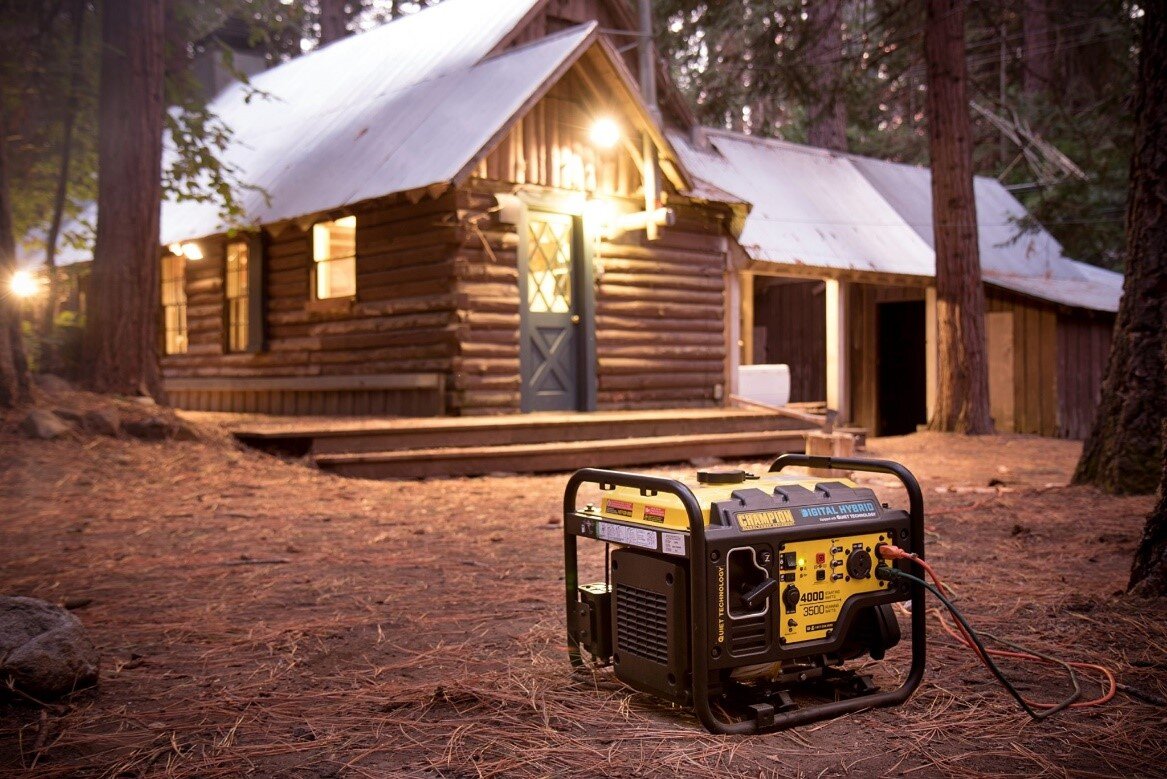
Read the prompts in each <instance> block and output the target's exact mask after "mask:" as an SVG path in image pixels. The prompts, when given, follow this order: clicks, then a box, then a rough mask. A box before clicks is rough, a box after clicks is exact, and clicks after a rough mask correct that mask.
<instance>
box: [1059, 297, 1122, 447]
mask: <svg viewBox="0 0 1167 779" xmlns="http://www.w3.org/2000/svg"><path fill="white" fill-rule="evenodd" d="M1113 335H1114V315H1113V314H1104V313H1100V312H1092V311H1072V312H1062V313H1059V314H1058V376H1057V380H1058V435H1059V436H1061V437H1062V438H1077V439H1084V438H1086V436H1088V435H1089V434H1090V428H1091V427H1092V426H1093V425H1094V414H1095V412H1096V411H1097V409H1098V401H1099V398H1100V396H1101V393H1102V378H1103V375H1104V374H1105V373H1106V362H1107V360H1108V359H1109V358H1110V340H1111V338H1112V337H1113Z"/></svg>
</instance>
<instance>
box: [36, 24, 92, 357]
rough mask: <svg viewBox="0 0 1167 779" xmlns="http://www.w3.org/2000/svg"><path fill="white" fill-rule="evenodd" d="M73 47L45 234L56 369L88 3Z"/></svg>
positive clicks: (47, 349)
mask: <svg viewBox="0 0 1167 779" xmlns="http://www.w3.org/2000/svg"><path fill="white" fill-rule="evenodd" d="M72 12H73V14H74V17H73V48H72V50H71V52H70V55H69V93H68V95H67V96H66V98H65V118H64V125H65V126H64V128H63V130H62V133H61V135H62V137H61V165H60V167H59V168H58V169H57V191H56V193H55V194H54V196H53V217H52V220H51V221H50V222H49V233H48V235H47V236H46V238H45V266H46V267H47V268H48V271H49V295H48V300H47V301H46V302H45V310H44V318H43V320H42V321H41V367H40V370H42V371H48V372H52V371H56V370H57V362H58V359H59V358H58V354H57V349H56V347H55V344H54V340H53V337H52V336H53V330H54V328H55V326H56V319H57V296H58V294H59V291H58V290H59V286H60V285H59V284H58V283H57V262H56V260H57V241H58V240H59V239H60V235H61V222H62V221H63V219H64V217H65V205H66V204H67V203H68V199H69V198H68V196H69V163H70V160H71V158H72V156H73V126H74V125H75V124H76V122H77V101H78V99H79V92H80V88H81V44H82V34H83V33H84V30H85V3H84V2H76V3H74V4H73V9H72Z"/></svg>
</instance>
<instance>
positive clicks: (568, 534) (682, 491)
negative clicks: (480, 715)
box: [563, 454, 927, 735]
mask: <svg viewBox="0 0 1167 779" xmlns="http://www.w3.org/2000/svg"><path fill="white" fill-rule="evenodd" d="M789 465H797V466H806V467H809V468H845V469H848V470H853V471H866V472H869V473H887V474H891V475H893V476H895V477H896V478H898V479H899V480H900V482H901V483H902V484H903V485H904V488H905V489H906V490H907V492H908V500H909V515H910V518H911V528H912V551H913V552H915V553H916V554H918V555H919V556H920V557H923V556H924V554H923V553H924V498H923V493H922V492H921V490H920V485H919V483H918V482H917V481H916V478H915V477H914V476H913V475H912V474H911V472H910V471H908V469H907V468H904V467H903V466H902V465H900V464H899V463H894V462H890V461H888V460H861V459H852V458H832V457H816V456H809V455H800V454H784V455H781V456H779V457H778V459H776V460H775V461H774V462H773V464H771V466H770V471H771V472H776V471H781V470H782V469H783V468H785V467H786V466H789ZM583 484H598V485H607V484H610V485H613V486H620V487H631V488H633V489H639V490H653V491H656V492H663V493H667V494H669V495H673V496H675V497H676V498H677V499H678V500H680V501H681V505H682V506H683V507H684V509H685V513H686V514H687V515H688V518H689V561H690V565H689V579H690V587H689V614H690V615H691V617H692V620H693V622H692V624H693V625H695V626H698V625H699V626H701V627H699V628H696V629H697V630H698V631H699V633H700V634H701V635H704V633H705V627H704V626H706V625H708V614H707V613H706V612H707V610H708V608H707V606H708V604H707V602H706V599H705V587H706V575H705V574H706V561H705V558H706V556H707V553H706V538H705V518H704V516H703V514H702V512H701V505H700V504H699V503H698V502H697V497H696V496H695V495H694V494H693V491H692V490H690V489H689V488H688V487H687V486H685V485H684V484H682V483H681V482H678V481H675V480H673V479H668V478H664V477H661V476H647V475H644V474H638V473H625V472H622V471H610V470H605V469H602V468H583V469H580V470H578V471H576V472H575V473H574V474H572V476H571V478H570V479H569V480H568V483H567V489H566V490H565V491H564V494H563V511H564V517H565V519H566V517H567V515H568V514H574V513H576V510H577V509H576V496H577V494H578V492H579V488H580V486H581V485H583ZM563 557H564V577H563V578H564V586H565V590H566V592H565V595H566V601H565V603H566V617H567V624H568V626H569V629H568V631H567V634H568V636H567V649H568V657H569V658H570V660H571V664H572V665H573V666H574V667H577V668H578V667H581V666H582V665H583V660H582V658H581V656H580V651H579V642H578V641H577V640H576V638H575V636H574V635H573V634H572V631H571V630H570V625H571V620H572V618H573V613H574V610H575V607H576V606H577V604H578V602H579V601H578V597H579V596H578V590H579V572H578V569H577V555H576V535H575V533H573V532H572V531H571V530H569V527H568V523H567V522H566V521H565V522H564V523H563ZM911 600H912V665H911V669H910V670H909V672H908V676H907V678H906V679H905V680H904V682H903V684H901V685H900V686H899V687H898V688H897V689H895V690H888V691H884V692H878V693H874V694H871V695H865V696H862V697H859V698H851V699H848V700H842V701H834V702H831V703H825V704H821V705H818V706H811V707H808V708H805V709H799V710H797V711H791V712H783V713H776V714H774V715H773V722H772V723H770V724H768V725H767V726H766V727H764V728H763V727H760V726H759V724H758V722H757V721H756V720H742V721H740V722H728V721H726V720H723V719H721V718H720V717H718V716H717V714H716V713H715V712H714V711H713V707H712V705H711V704H710V700H709V662H708V658H707V657H706V653H705V651H704V650H705V645H706V643H707V642H706V641H699V642H698V641H694V642H693V647H692V652H691V657H690V662H691V665H692V675H693V684H692V689H693V710H694V712H695V713H696V714H697V719H699V720H700V721H701V724H702V725H703V726H704V727H705V729H706V730H708V731H709V732H711V733H720V734H724V735H749V734H754V733H759V732H768V731H772V730H780V729H782V728H788V727H794V726H797V725H806V724H809V723H812V722H819V721H821V720H825V719H830V718H832V717H837V716H841V715H843V714H851V713H854V712H857V711H863V710H865V709H872V708H877V707H882V706H895V705H898V704H900V703H903V702H904V701H905V700H907V699H908V697H909V696H911V694H912V693H913V692H914V691H915V690H916V688H917V687H918V686H919V684H920V681H921V680H922V679H923V676H924V661H925V631H926V627H927V625H926V622H925V618H926V616H927V615H926V613H925V611H924V589H923V588H922V587H920V586H919V585H912V596H911ZM698 647H700V651H698Z"/></svg>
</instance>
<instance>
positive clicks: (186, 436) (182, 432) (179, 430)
mask: <svg viewBox="0 0 1167 779" xmlns="http://www.w3.org/2000/svg"><path fill="white" fill-rule="evenodd" d="M171 437H172V438H173V439H174V440H175V441H197V440H199V434H198V433H197V432H196V431H195V429H194V428H193V427H191V426H190V425H189V424H187V423H186V422H184V421H182V420H181V419H179V420H175V422H174V423H173V427H172V429H171Z"/></svg>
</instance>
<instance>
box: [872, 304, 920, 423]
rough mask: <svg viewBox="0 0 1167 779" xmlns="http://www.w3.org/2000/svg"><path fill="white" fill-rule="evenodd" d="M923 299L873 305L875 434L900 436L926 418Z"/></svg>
mask: <svg viewBox="0 0 1167 779" xmlns="http://www.w3.org/2000/svg"><path fill="white" fill-rule="evenodd" d="M924 311H925V308H924V302H923V301H919V300H913V301H906V302H897V303H878V304H877V305H876V327H877V334H876V344H877V350H878V353H877V356H876V361H877V363H878V366H877V373H876V408H877V417H876V418H877V421H878V424H877V427H876V431H875V433H876V435H904V434H905V433H914V432H916V427H917V426H918V425H922V424H924V423H926V422H927V421H928V395H927V393H928V383H927V382H928V376H927V365H926V351H925V348H926V347H925V343H926V341H925V333H924V327H925V319H924V317H925V314H924Z"/></svg>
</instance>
